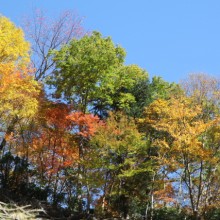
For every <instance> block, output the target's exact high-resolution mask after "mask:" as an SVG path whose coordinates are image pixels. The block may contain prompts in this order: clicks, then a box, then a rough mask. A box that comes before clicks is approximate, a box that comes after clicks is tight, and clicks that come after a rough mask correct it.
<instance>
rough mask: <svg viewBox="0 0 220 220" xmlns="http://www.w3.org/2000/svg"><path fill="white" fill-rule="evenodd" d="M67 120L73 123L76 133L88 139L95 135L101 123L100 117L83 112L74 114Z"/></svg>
mask: <svg viewBox="0 0 220 220" xmlns="http://www.w3.org/2000/svg"><path fill="white" fill-rule="evenodd" d="M67 119H69V120H70V121H71V122H72V123H73V127H74V128H75V129H76V133H77V134H78V135H80V136H83V137H86V138H88V137H90V136H93V135H94V134H95V132H96V129H97V127H98V124H99V121H100V119H99V117H98V116H95V115H92V114H83V113H82V112H73V113H71V114H70V115H68V116H67Z"/></svg>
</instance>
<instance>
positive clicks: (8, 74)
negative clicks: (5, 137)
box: [0, 63, 40, 118]
mask: <svg viewBox="0 0 220 220" xmlns="http://www.w3.org/2000/svg"><path fill="white" fill-rule="evenodd" d="M29 71H30V69H29V68H26V67H24V66H23V67H20V68H18V67H15V65H14V63H0V113H1V115H2V116H4V117H5V118H7V117H14V116H17V117H18V118H27V117H32V116H34V115H35V114H36V112H37V110H38V95H39V92H40V86H39V84H38V83H37V82H36V81H35V80H34V79H33V77H32V76H31V75H30V74H29Z"/></svg>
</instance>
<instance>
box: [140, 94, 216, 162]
mask: <svg viewBox="0 0 220 220" xmlns="http://www.w3.org/2000/svg"><path fill="white" fill-rule="evenodd" d="M202 114H203V112H202V106H201V105H199V104H195V103H193V100H192V99H190V98H187V97H183V96H182V97H179V98H178V99H176V98H170V99H169V100H156V101H154V102H153V103H152V104H151V105H150V106H149V107H148V108H147V109H146V111H145V119H144V121H143V120H142V122H141V124H148V127H149V126H150V127H152V128H154V129H155V130H156V131H157V132H163V138H162V137H159V136H158V138H156V139H155V140H154V141H153V145H155V146H159V152H158V154H159V155H160V157H164V155H167V157H169V158H172V157H173V158H176V160H179V159H180V158H181V157H183V156H184V155H187V157H188V158H191V159H192V158H194V159H195V158H197V159H202V160H208V159H209V157H210V155H211V152H210V151H209V150H207V149H205V147H204V145H203V142H204V140H203V138H202V136H203V134H204V133H205V132H206V131H207V130H208V129H209V128H210V127H211V125H212V122H210V121H207V120H206V121H204V120H203V117H202ZM161 134H162V133H161ZM165 134H166V135H165ZM164 135H165V136H164ZM178 166H179V164H178Z"/></svg>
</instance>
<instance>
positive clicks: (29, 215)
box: [0, 202, 44, 220]
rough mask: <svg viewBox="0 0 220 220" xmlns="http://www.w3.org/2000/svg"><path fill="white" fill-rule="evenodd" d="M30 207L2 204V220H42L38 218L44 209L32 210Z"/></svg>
mask: <svg viewBox="0 0 220 220" xmlns="http://www.w3.org/2000/svg"><path fill="white" fill-rule="evenodd" d="M30 207H31V206H30V205H26V206H17V205H15V204H6V203H3V202H0V219H4V220H36V219H38V220H40V219H41V218H37V215H38V213H39V212H44V210H43V209H30Z"/></svg>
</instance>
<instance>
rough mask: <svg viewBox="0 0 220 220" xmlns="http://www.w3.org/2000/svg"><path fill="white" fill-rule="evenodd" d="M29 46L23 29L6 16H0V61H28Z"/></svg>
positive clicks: (21, 62) (24, 62) (23, 62)
mask: <svg viewBox="0 0 220 220" xmlns="http://www.w3.org/2000/svg"><path fill="white" fill-rule="evenodd" d="M29 48H30V46H29V43H28V42H26V41H25V39H24V33H23V31H22V30H21V29H20V28H17V27H16V26H15V25H14V24H13V23H12V22H11V21H10V20H9V19H7V18H6V17H3V16H0V63H8V62H16V63H20V64H26V63H28V62H29V61H30V57H29Z"/></svg>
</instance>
